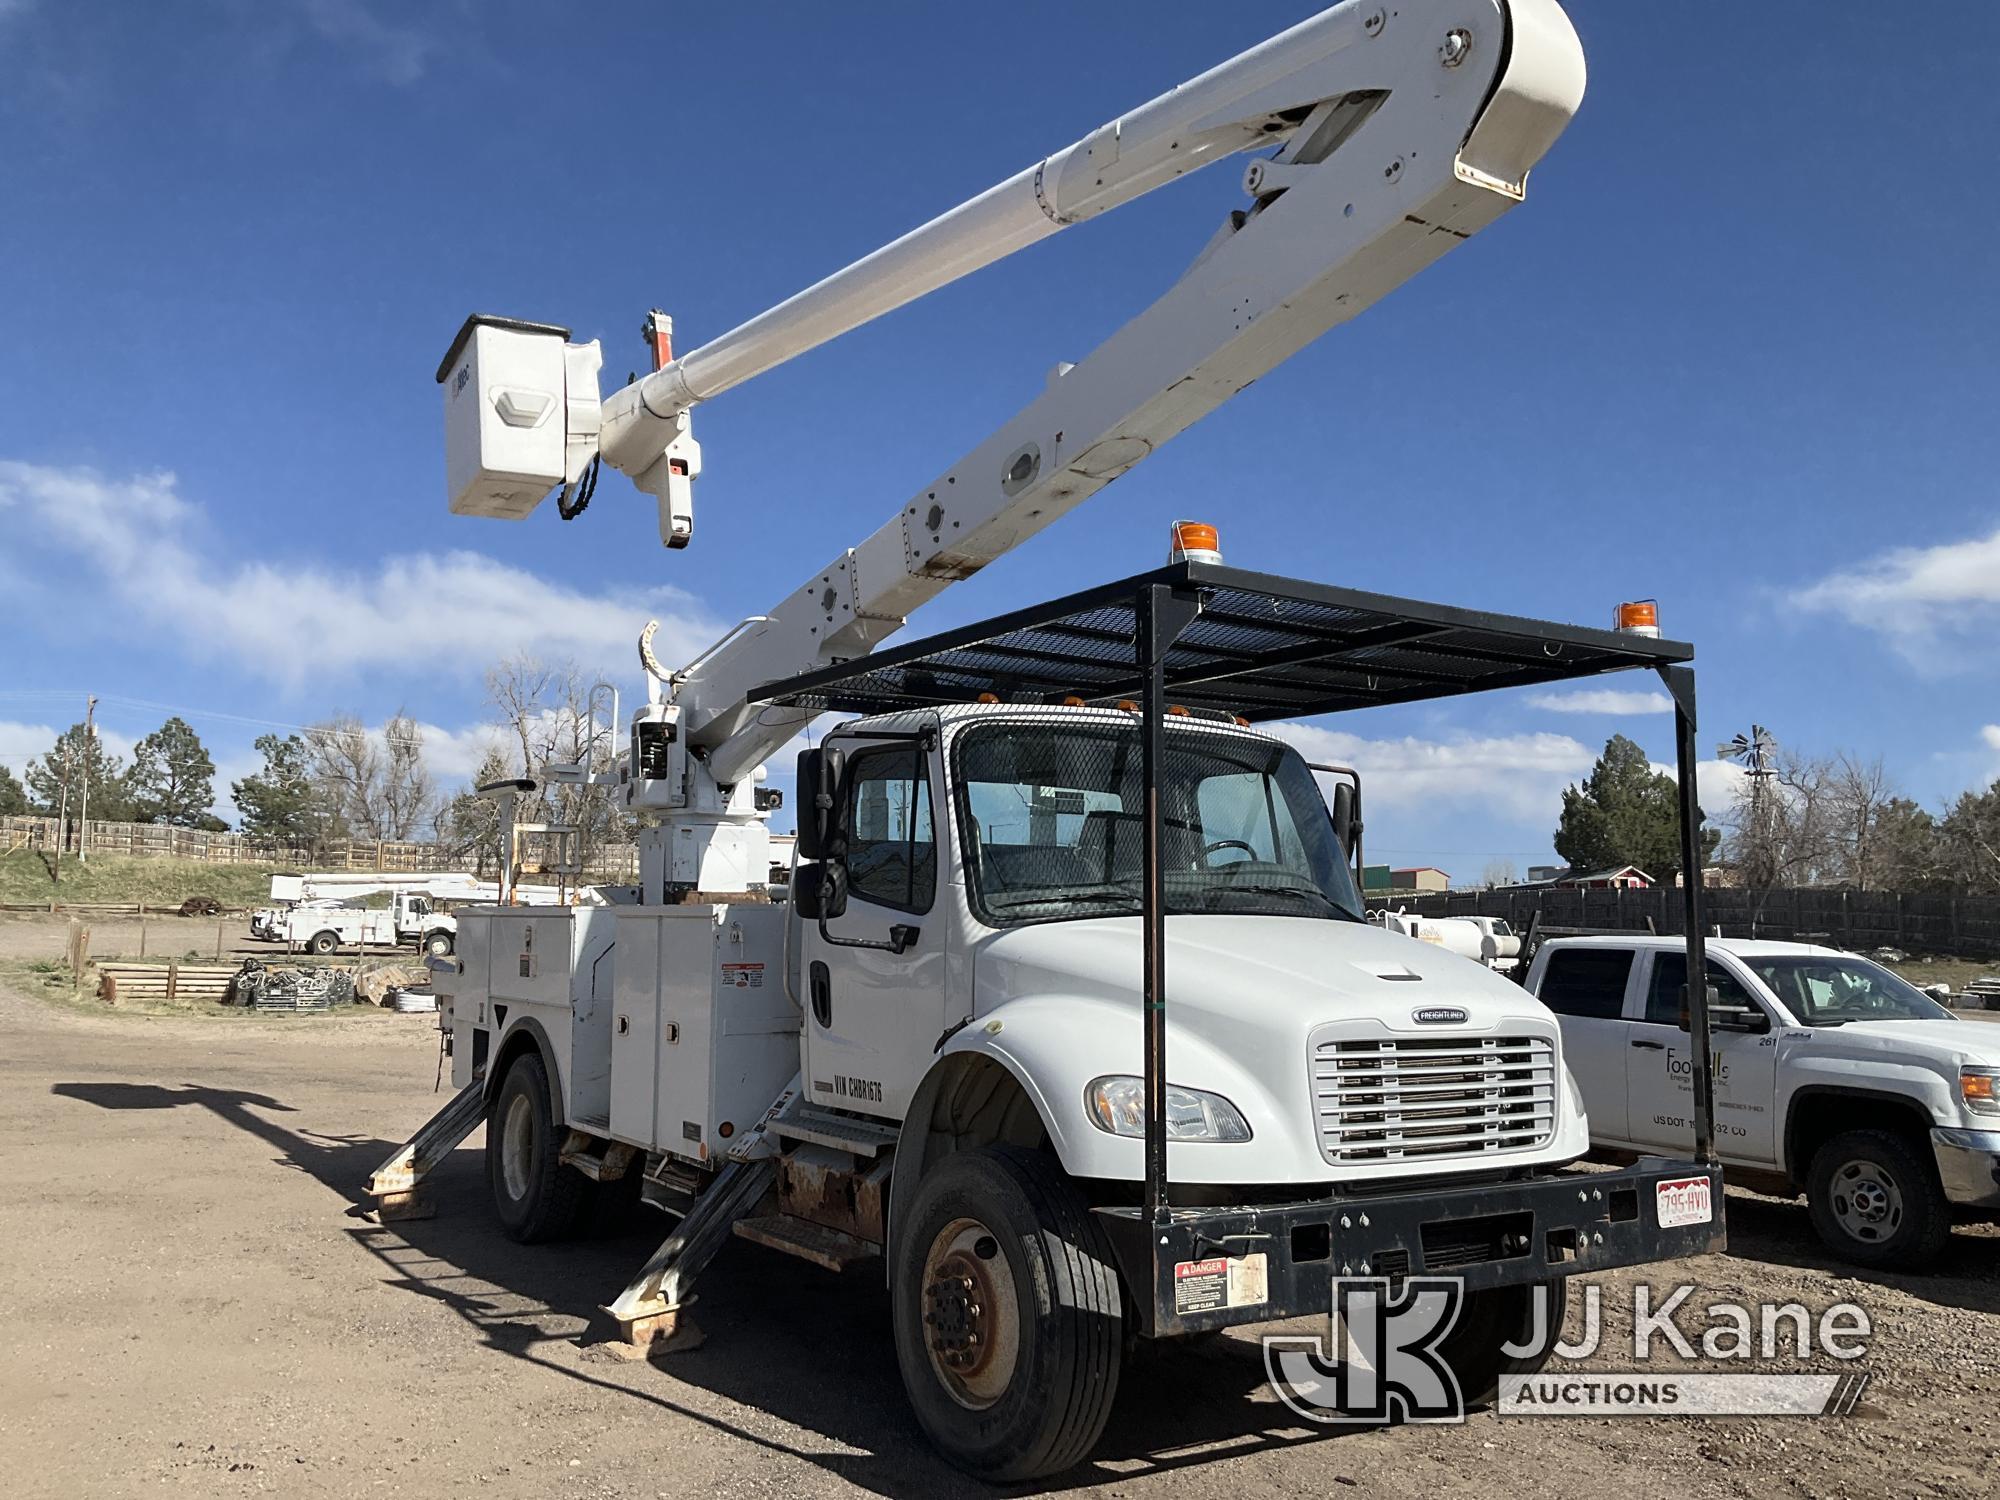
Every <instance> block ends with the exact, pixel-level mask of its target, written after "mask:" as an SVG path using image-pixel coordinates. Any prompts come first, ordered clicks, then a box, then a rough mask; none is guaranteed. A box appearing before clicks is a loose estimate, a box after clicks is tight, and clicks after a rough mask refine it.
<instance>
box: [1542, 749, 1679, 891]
mask: <svg viewBox="0 0 2000 1500" xmlns="http://www.w3.org/2000/svg"><path fill="white" fill-rule="evenodd" d="M1555 847H1556V853H1557V854H1559V855H1561V856H1562V857H1563V858H1564V859H1565V860H1567V861H1568V862H1569V864H1570V866H1571V868H1572V869H1576V870H1580V871H1582V870H1608V869H1615V868H1617V867H1618V866H1620V865H1637V866H1638V867H1639V868H1640V869H1642V870H1644V871H1645V872H1646V873H1647V874H1648V875H1650V876H1652V877H1653V879H1654V880H1656V881H1658V882H1659V883H1661V884H1662V885H1671V884H1672V883H1673V879H1674V877H1675V876H1676V875H1678V874H1679V873H1680V869H1681V835H1680V802H1679V796H1678V794H1677V791H1676V788H1675V786H1674V779H1673V777H1671V776H1668V775H1666V774H1664V773H1663V772H1660V771H1655V770H1654V769H1653V767H1652V763H1651V762H1650V761H1648V760H1647V759H1646V752H1645V751H1644V750H1641V749H1640V748H1639V747H1638V746H1637V745H1635V744H1634V743H1632V741H1630V740H1628V739H1626V738H1625V736H1624V735H1622V734H1615V735H1613V736H1612V737H1611V738H1610V740H1608V741H1607V742H1606V743H1605V746H1604V753H1603V754H1602V755H1600V756H1599V757H1598V758H1597V764H1596V765H1594V766H1592V767H1591V771H1590V775H1589V776H1588V777H1586V778H1585V779H1584V782H1583V785H1581V786H1570V787H1565V788H1563V807H1562V821H1561V823H1560V824H1559V825H1558V826H1557V828H1556V837H1555Z"/></svg>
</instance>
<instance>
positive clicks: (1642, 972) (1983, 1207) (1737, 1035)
mask: <svg viewBox="0 0 2000 1500" xmlns="http://www.w3.org/2000/svg"><path fill="white" fill-rule="evenodd" d="M1681 941H1682V940H1681V939H1679V938H1675V937H1654V936H1651V935H1647V934H1638V933H1634V934H1630V935H1625V934H1611V935H1602V934H1600V935H1596V936H1591V937H1564V938H1551V939H1549V940H1548V941H1547V942H1545V943H1543V944H1542V945H1541V946H1540V948H1539V949H1538V950H1537V952H1536V954H1535V956H1534V961H1533V963H1532V965H1531V966H1530V968H1529V971H1528V975H1527V980H1526V983H1527V988H1528V990H1529V992H1530V993H1532V994H1533V995H1535V997H1536V998H1537V999H1539V1000H1540V1001H1541V1002H1542V1003H1543V1004H1544V1005H1546V1006H1548V1008H1549V1009H1550V1010H1552V1011H1554V1012H1555V1014H1556V1018H1557V1019H1558V1020H1559V1021H1560V1022H1561V1023H1562V1035H1563V1047H1564V1051H1565V1052H1566V1054H1567V1055H1568V1058H1569V1062H1570V1068H1571V1072H1572V1073H1573V1074H1574V1075H1575V1077H1576V1079H1577V1082H1578V1084H1579V1085H1580V1086H1581V1088H1582V1090H1583V1100H1584V1104H1585V1106H1586V1108H1587V1109H1588V1110H1589V1112H1590V1139H1591V1144H1592V1145H1593V1146H1594V1147H1598V1148H1600V1149H1606V1148H1608V1149H1610V1150H1612V1151H1622V1152H1638V1153H1648V1154H1658V1153H1661V1152H1676V1151H1686V1150H1687V1149H1688V1148H1689V1146H1690V1144H1691V1142H1692V1140H1693V1130H1694V1126H1693V1120H1692V1115H1693V1108H1692V1097H1693V1095H1692V1082H1691V1068H1690V1053H1689V1047H1688V1037H1687V1033H1686V1032H1685V1031H1684V1030H1683V1029H1682V1015H1683V1007H1684V1004H1685V996H1684V986H1685V985H1686V983H1687V959H1686V957H1685V954H1684V952H1683V949H1682V946H1681ZM1708 982H1709V984H1710V985H1711V986H1712V987H1713V989H1714V992H1715V998H1714V1000H1712V1001H1711V1004H1710V1007H1709V1017H1710V1022H1709V1024H1710V1026H1711V1028H1712V1031H1713V1053H1714V1056H1713V1061H1712V1066H1711V1069H1710V1073H1711V1076H1712V1077H1713V1079H1714V1087H1715V1137H1716V1146H1717V1149H1718V1151H1719V1153H1720V1155H1721V1157H1722V1160H1723V1162H1724V1163H1725V1165H1726V1166H1727V1168H1728V1172H1729V1180H1730V1181H1731V1182H1733V1183H1739V1184H1742V1185H1744V1186H1748V1187H1752V1188H1756V1189H1758V1190H1761V1191H1768V1192H1773V1193H1776V1194H1779V1195H1781V1196H1784V1197H1791V1196H1795V1195H1796V1194H1799V1193H1804V1194H1805V1196H1806V1201H1807V1204H1808V1205H1809V1207H1810V1210H1811V1214H1812V1222H1813V1227H1814V1228H1815V1229H1817V1230H1818V1232H1819V1235H1820V1238H1821V1239H1822V1240H1824V1241H1825V1243H1826V1245H1827V1247H1828V1248H1829V1249H1830V1250H1832V1251H1833V1252H1834V1253H1835V1254H1836V1255H1839V1256H1841V1257H1842V1258H1843V1259H1846V1260H1851V1261H1854V1262H1856V1263H1858V1264H1861V1265H1870V1266H1900V1267H1906V1268H1915V1267H1919V1266H1923V1265H1927V1264H1929V1263H1930V1262H1931V1261H1933V1260H1935V1259H1936V1258H1937V1256H1938V1254H1939V1252H1940V1251H1942V1250H1943V1248H1944V1245H1945V1241H1946V1237H1947V1236H1948V1235H1949V1233H1950V1230H1951V1225H1952V1222H1953V1220H1954V1219H1955V1218H1991V1217H1992V1216H1994V1215H1995V1214H1996V1213H2000V1025H1996V1024H1994V1023H1992V1022H1988V1021H1978V1020H1968V1019H1966V1018H1963V1017H1960V1016H1955V1015H1953V1014H1952V1013H1951V1012H1950V1011H1949V1010H1947V1009H1945V1008H1944V1007H1943V1006H1942V1005H1939V1004H1938V1003H1937V1002H1936V1001H1935V1000H1933V999H1931V998H1930V997H1929V996H1928V995H1926V994H1924V993H1923V992H1922V991H1921V990H1919V989H1917V987H1916V986H1915V985H1912V984H1910V983H1909V982H1908V981H1907V980H1904V979H1902V978H1900V977H1898V976H1897V975H1895V974H1893V973H1891V972H1890V971H1889V970H1887V969H1885V968H1883V967H1882V966H1881V965H1880V964H1878V963H1875V962H1873V961H1872V960H1870V959H1866V958H1862V957H1860V956H1859V955H1857V954H1853V953H1843V952H1840V951H1839V950H1837V949H1832V948H1821V947H1814V946H1810V945H1807V944H1804V943H1780V942H1753V941H1749V940H1745V939H1738V938H1710V939H1709V940H1708Z"/></svg>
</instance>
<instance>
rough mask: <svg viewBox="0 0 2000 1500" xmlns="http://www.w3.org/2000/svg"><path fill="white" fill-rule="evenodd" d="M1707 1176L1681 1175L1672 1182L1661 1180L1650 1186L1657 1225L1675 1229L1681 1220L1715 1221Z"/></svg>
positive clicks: (1690, 1221)
mask: <svg viewBox="0 0 2000 1500" xmlns="http://www.w3.org/2000/svg"><path fill="white" fill-rule="evenodd" d="M1712 1191H1713V1190H1712V1189H1711V1187H1710V1185H1709V1179H1708V1178H1706V1177H1683V1178H1680V1179H1678V1180H1676V1181H1674V1182H1662V1183H1658V1184H1656V1185H1655V1187H1654V1189H1653V1195H1654V1205H1655V1207H1656V1208H1657V1209H1658V1212H1659V1217H1660V1228H1662V1229H1675V1228H1678V1227H1679V1226H1681V1225H1683V1224H1712V1223H1714V1222H1715V1200H1714V1198H1713V1197H1712V1196H1710V1195H1711V1192H1712Z"/></svg>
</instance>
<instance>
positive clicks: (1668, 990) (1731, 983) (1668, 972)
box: [1646, 953, 1758, 1026]
mask: <svg viewBox="0 0 2000 1500" xmlns="http://www.w3.org/2000/svg"><path fill="white" fill-rule="evenodd" d="M1687 971H1688V961H1687V955H1686V954H1685V953H1656V954H1654V955H1653V979H1652V983H1651V984H1649V985H1648V986H1647V987H1646V1019H1647V1020H1648V1021H1651V1022H1653V1023H1654V1024H1655V1025H1658V1026H1678V1025H1680V1024H1681V986H1682V985H1684V984H1686V983H1687ZM1708 982H1709V983H1710V984H1712V985H1714V986H1715V998H1716V999H1717V1001H1719V1002H1720V1003H1721V1004H1723V1005H1747V1006H1749V1007H1750V1008H1751V1009H1753V1010H1754V1009H1757V1008H1758V1006H1757V1002H1756V1001H1755V1000H1753V999H1751V998H1750V992H1749V991H1748V990H1746V989H1744V988H1743V984H1742V981H1741V980H1739V979H1738V978H1737V977H1736V976H1735V975H1734V974H1732V973H1730V972H1729V971H1728V970H1727V969H1725V968H1723V967H1722V965H1721V964H1719V963H1717V962H1716V961H1715V960H1714V959H1712V958H1711V959H1710V960H1709V961H1708Z"/></svg>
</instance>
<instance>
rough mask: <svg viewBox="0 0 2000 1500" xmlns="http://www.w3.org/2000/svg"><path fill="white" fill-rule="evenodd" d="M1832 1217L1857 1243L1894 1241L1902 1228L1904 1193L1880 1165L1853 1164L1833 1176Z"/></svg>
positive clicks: (1847, 1165) (1863, 1162)
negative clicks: (1862, 1241)
mask: <svg viewBox="0 0 2000 1500" xmlns="http://www.w3.org/2000/svg"><path fill="white" fill-rule="evenodd" d="M1832 1200H1833V1216H1834V1218H1835V1220H1836V1221H1838V1223H1839V1224H1840V1227H1841V1228H1842V1229H1843V1230H1845V1231H1846V1232H1847V1233H1848V1234H1849V1235H1851V1236H1852V1237H1853V1238H1855V1239H1857V1240H1864V1241H1866V1242H1868V1243H1870V1244H1880V1243H1881V1242H1882V1241H1884V1240H1887V1239H1892V1238H1894V1236H1895V1234H1896V1231H1897V1230H1899V1229H1901V1228H1902V1227H1903V1190H1902V1189H1901V1188H1900V1187H1898V1186H1897V1184H1896V1179H1895V1178H1894V1177H1893V1176H1891V1175H1890V1174H1889V1172H1888V1171H1887V1170H1886V1169H1885V1168H1884V1167H1882V1165H1881V1164H1880V1163H1878V1162H1872V1161H1850V1162H1846V1163H1844V1164H1843V1165H1842V1166H1841V1167H1840V1168H1839V1170H1837V1171H1836V1172H1835V1173H1834V1174H1833V1192H1832Z"/></svg>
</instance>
